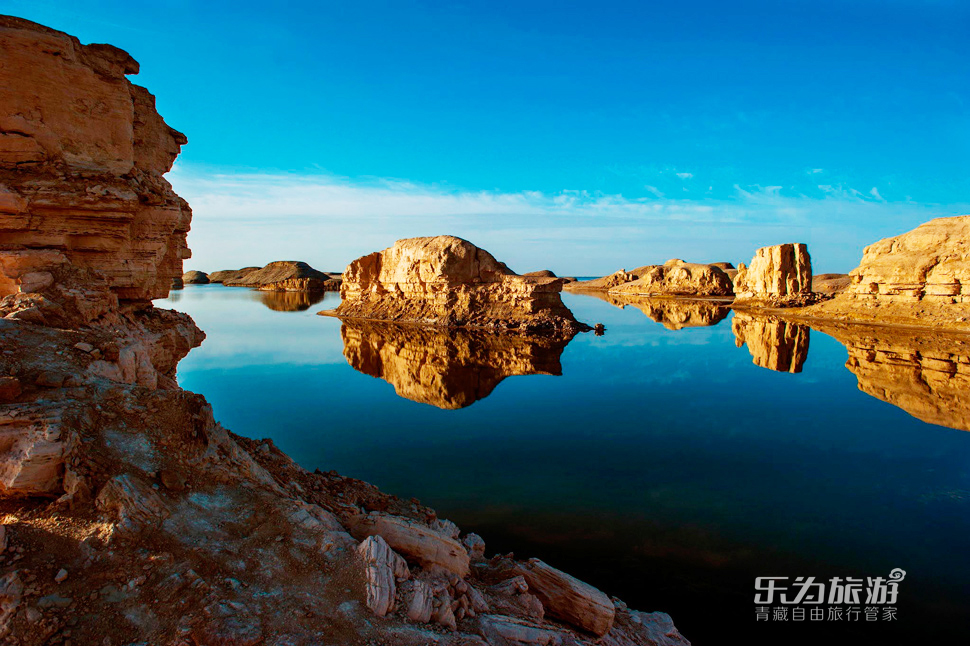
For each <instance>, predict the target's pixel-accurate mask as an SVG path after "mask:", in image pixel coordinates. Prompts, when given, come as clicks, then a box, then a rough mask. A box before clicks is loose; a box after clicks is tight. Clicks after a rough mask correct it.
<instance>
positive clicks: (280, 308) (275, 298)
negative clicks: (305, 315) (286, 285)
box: [259, 292, 326, 312]
mask: <svg viewBox="0 0 970 646" xmlns="http://www.w3.org/2000/svg"><path fill="white" fill-rule="evenodd" d="M325 296H326V292H259V300H260V302H261V303H262V304H263V305H265V306H266V307H268V308H270V309H271V310H274V311H276V312H303V311H306V310H308V309H310V307H311V306H312V305H316V304H317V303H319V302H320V301H322V300H323V299H324V297H325Z"/></svg>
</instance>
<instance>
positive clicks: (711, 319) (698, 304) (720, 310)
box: [582, 291, 731, 331]
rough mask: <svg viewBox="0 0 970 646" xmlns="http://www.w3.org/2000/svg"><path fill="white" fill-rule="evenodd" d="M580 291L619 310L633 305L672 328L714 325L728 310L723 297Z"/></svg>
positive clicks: (721, 319) (669, 328) (722, 318)
mask: <svg viewBox="0 0 970 646" xmlns="http://www.w3.org/2000/svg"><path fill="white" fill-rule="evenodd" d="M582 295H583V296H592V297H593V298H598V299H600V300H602V301H606V302H607V303H609V304H610V305H615V306H616V307H619V308H620V309H621V310H622V309H625V308H626V307H627V306H630V307H634V308H636V309H638V310H640V311H641V312H643V313H644V314H646V315H647V316H648V317H649V318H650V319H652V320H654V321H656V322H657V323H660V324H661V325H663V326H664V327H665V328H667V329H668V330H674V331H676V330H683V329H684V328H689V327H710V326H712V325H717V324H718V323H720V322H721V321H723V320H724V319H726V318H727V315H728V313H729V312H730V311H731V310H730V308H728V306H727V303H726V302H723V301H712V300H691V299H687V298H669V297H668V298H663V297H650V296H636V295H628V294H624V295H617V294H610V293H608V292H593V291H591V292H588V293H587V292H582Z"/></svg>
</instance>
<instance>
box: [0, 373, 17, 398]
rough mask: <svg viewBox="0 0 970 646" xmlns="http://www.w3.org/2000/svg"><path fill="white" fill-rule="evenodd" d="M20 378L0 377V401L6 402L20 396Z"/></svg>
mask: <svg viewBox="0 0 970 646" xmlns="http://www.w3.org/2000/svg"><path fill="white" fill-rule="evenodd" d="M20 392H21V389H20V380H19V379H17V378H16V377H0V403H3V404H6V403H9V402H12V401H15V400H16V399H17V398H18V397H20Z"/></svg>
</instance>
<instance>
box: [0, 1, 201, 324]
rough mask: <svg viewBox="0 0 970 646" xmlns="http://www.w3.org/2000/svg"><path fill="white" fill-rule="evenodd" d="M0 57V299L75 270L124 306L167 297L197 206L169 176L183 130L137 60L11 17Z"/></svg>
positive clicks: (2, 20) (2, 28)
mask: <svg viewBox="0 0 970 646" xmlns="http://www.w3.org/2000/svg"><path fill="white" fill-rule="evenodd" d="M0 59H2V61H3V65H0V86H2V87H3V88H4V91H3V92H2V93H0V215H2V217H0V245H3V249H4V251H3V254H2V255H3V260H2V262H0V296H4V295H9V294H15V293H36V292H44V291H45V290H48V291H49V290H52V289H53V286H54V284H55V283H57V282H58V280H57V279H58V278H61V277H60V276H59V275H58V274H61V273H63V272H65V271H66V270H67V269H68V268H71V269H73V270H74V271H81V272H90V274H91V276H93V277H97V278H99V279H103V281H104V282H105V284H106V285H107V287H108V289H110V294H111V296H112V297H114V298H117V299H120V300H121V301H122V302H134V303H138V304H142V305H143V304H146V303H147V302H148V301H149V300H151V299H153V298H160V297H164V296H165V295H166V294H168V290H169V288H170V286H171V284H172V280H173V279H174V278H178V277H180V276H181V275H182V260H183V259H184V258H187V257H189V251H188V248H187V246H186V242H185V236H186V232H187V231H188V229H189V222H190V219H191V211H190V209H189V208H188V205H187V204H186V203H185V201H184V200H182V199H181V198H179V197H178V196H177V195H176V194H175V193H174V192H173V191H172V187H171V185H170V184H169V183H168V182H167V181H166V180H165V179H164V178H163V177H162V175H163V174H164V173H165V172H167V171H168V170H169V169H170V168H171V167H172V163H173V162H174V160H175V157H176V156H177V155H178V152H179V149H180V147H181V146H182V145H183V144H184V143H186V138H185V136H184V135H182V134H181V133H179V132H177V131H176V130H173V129H172V128H170V127H169V126H167V125H166V124H165V122H164V121H163V120H162V118H161V117H160V116H159V115H158V114H157V113H156V112H155V98H154V97H153V96H152V95H151V94H149V93H148V91H147V90H145V89H144V88H142V87H139V86H137V85H133V84H132V83H130V82H129V81H128V79H127V78H126V75H128V74H136V73H137V72H138V63H136V62H135V61H134V60H133V59H132V58H131V57H130V56H129V55H128V54H127V53H125V52H123V51H121V50H120V49H117V48H115V47H111V46H110V45H82V44H81V43H80V42H79V41H78V40H77V39H76V38H73V37H71V36H68V35H67V34H64V33H61V32H58V31H54V30H52V29H48V28H46V27H42V26H40V25H37V24H35V23H31V22H29V21H26V20H22V19H19V18H12V17H9V16H0ZM86 282H88V281H86ZM88 284H91V283H90V282H88ZM93 291H98V290H93ZM53 297H54V300H55V301H57V300H58V299H59V300H64V299H65V298H68V297H74V298H83V297H84V295H83V294H75V295H73V296H67V297H66V296H65V295H64V294H54V295H53ZM62 305H63V303H62ZM78 309H84V307H83V306H80V307H79V308H78ZM91 311H92V312H100V313H103V311H104V308H103V307H101V306H96V307H95V308H93V310H91Z"/></svg>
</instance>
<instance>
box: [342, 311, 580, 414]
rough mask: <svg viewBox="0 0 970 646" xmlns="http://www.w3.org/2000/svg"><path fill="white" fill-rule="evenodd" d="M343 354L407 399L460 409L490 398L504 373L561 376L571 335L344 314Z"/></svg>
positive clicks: (351, 362)
mask: <svg viewBox="0 0 970 646" xmlns="http://www.w3.org/2000/svg"><path fill="white" fill-rule="evenodd" d="M340 335H341V337H342V338H343V342H344V357H346V358H347V362H348V363H349V364H350V365H351V366H352V367H353V368H354V369H355V370H358V371H360V372H362V373H364V374H367V375H370V376H372V377H377V378H379V379H383V380H384V381H386V382H388V383H389V384H391V385H392V386H394V390H395V391H396V392H397V394H398V395H399V396H401V397H404V398H405V399H410V400H412V401H416V402H420V403H422V404H430V405H432V406H436V407H438V408H447V409H457V408H464V407H466V406H470V405H471V404H473V403H475V402H476V401H478V400H479V399H483V398H485V397H488V396H489V395H490V394H491V393H492V391H493V390H494V389H495V387H496V386H498V384H499V383H501V382H502V380H503V379H505V378H506V377H512V376H518V375H561V374H562V365H561V364H560V362H559V359H560V357H561V355H562V351H563V349H564V348H565V347H566V344H567V343H568V342H569V339H566V338H560V337H533V336H527V335H518V334H515V335H508V334H506V335H496V334H491V333H489V332H485V331H480V330H463V329H453V330H444V329H437V328H433V327H425V326H417V325H402V324H395V323H382V322H376V321H362V320H357V319H345V320H344V321H343V325H342V327H341V330H340Z"/></svg>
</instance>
